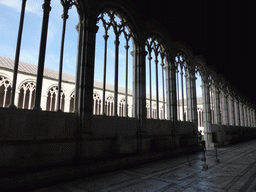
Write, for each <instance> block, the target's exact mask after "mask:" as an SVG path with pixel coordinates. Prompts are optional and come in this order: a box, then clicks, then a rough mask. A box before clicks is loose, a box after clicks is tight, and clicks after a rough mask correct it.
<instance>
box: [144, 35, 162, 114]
mask: <svg viewBox="0 0 256 192" xmlns="http://www.w3.org/2000/svg"><path fill="white" fill-rule="evenodd" d="M145 49H146V51H147V52H148V57H147V60H146V93H147V95H148V94H149V98H148V99H149V108H150V111H151V113H149V117H148V118H154V119H159V112H160V109H159V105H160V101H159V98H160V95H162V98H163V99H162V101H163V102H162V105H163V119H165V86H164V81H165V77H164V66H165V64H164V60H165V55H166V53H165V50H164V48H163V45H162V44H161V43H159V42H158V41H157V40H156V39H154V38H149V39H148V40H147V41H146V47H145ZM152 59H153V62H154V64H155V65H152V63H151V62H152ZM159 63H160V64H159ZM153 98H155V99H153ZM153 100H154V102H156V107H155V108H154V109H153V108H152V102H153Z"/></svg>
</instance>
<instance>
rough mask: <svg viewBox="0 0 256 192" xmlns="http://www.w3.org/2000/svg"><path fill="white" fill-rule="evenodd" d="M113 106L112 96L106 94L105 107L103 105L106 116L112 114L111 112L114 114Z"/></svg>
mask: <svg viewBox="0 0 256 192" xmlns="http://www.w3.org/2000/svg"><path fill="white" fill-rule="evenodd" d="M113 108H114V97H113V96H108V97H107V99H106V101H105V107H104V109H105V114H106V115H107V116H113V114H114V111H113Z"/></svg>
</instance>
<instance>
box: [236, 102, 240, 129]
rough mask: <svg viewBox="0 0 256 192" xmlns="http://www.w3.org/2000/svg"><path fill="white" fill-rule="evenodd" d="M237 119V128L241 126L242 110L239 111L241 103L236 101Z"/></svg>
mask: <svg viewBox="0 0 256 192" xmlns="http://www.w3.org/2000/svg"><path fill="white" fill-rule="evenodd" d="M235 115H236V117H235V119H236V126H241V122H240V110H239V102H238V101H237V100H236V101H235Z"/></svg>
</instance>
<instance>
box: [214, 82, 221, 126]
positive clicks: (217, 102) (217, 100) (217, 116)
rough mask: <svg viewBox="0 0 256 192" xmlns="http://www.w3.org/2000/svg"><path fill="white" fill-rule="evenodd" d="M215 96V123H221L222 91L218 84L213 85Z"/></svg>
mask: <svg viewBox="0 0 256 192" xmlns="http://www.w3.org/2000/svg"><path fill="white" fill-rule="evenodd" d="M213 98H214V107H215V110H214V117H215V119H214V120H215V121H214V123H215V124H217V125H220V124H221V116H220V91H219V90H218V88H217V85H213Z"/></svg>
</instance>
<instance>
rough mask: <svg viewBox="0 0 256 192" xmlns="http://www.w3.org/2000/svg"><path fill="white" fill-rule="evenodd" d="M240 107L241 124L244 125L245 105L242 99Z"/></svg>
mask: <svg viewBox="0 0 256 192" xmlns="http://www.w3.org/2000/svg"><path fill="white" fill-rule="evenodd" d="M239 107H240V108H239V111H240V121H241V126H242V127H244V107H243V103H242V102H241V101H240V102H239Z"/></svg>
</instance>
